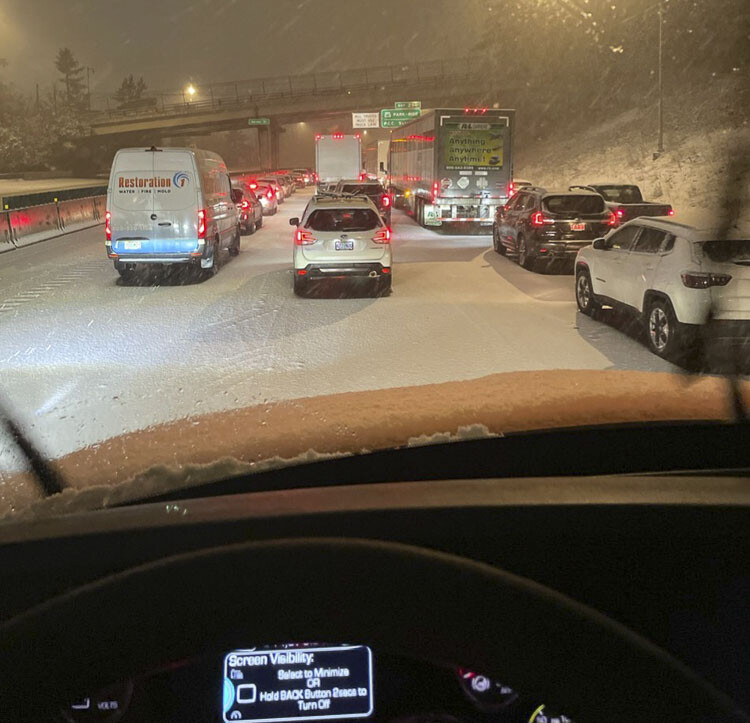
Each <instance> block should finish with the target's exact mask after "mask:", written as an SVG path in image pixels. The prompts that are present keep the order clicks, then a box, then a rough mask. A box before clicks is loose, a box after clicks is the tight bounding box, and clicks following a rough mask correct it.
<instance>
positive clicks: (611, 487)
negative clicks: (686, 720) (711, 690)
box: [0, 475, 750, 723]
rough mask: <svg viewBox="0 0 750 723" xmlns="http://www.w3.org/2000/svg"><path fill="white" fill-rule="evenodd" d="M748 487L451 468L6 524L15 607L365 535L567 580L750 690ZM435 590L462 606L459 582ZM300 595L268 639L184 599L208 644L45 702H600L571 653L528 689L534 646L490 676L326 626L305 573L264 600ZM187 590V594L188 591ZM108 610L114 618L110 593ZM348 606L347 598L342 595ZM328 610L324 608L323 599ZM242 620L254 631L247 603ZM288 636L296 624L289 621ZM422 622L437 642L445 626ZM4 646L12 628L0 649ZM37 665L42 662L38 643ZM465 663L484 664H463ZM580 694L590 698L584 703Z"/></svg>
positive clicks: (356, 716)
mask: <svg viewBox="0 0 750 723" xmlns="http://www.w3.org/2000/svg"><path fill="white" fill-rule="evenodd" d="M748 494H749V492H748V487H747V481H746V478H744V477H721V476H712V477H701V476H697V475H692V476H690V475H685V476H661V477H657V476H647V475H643V476H632V475H631V476H627V475H626V476H609V477H587V478H586V477H580V478H525V479H520V478H519V479H512V480H511V479H483V480H443V481H424V482H399V483H370V484H363V485H340V486H330V487H310V488H298V489H283V490H257V491H252V492H247V493H242V494H235V495H229V496H220V497H206V498H202V499H193V500H186V501H179V502H153V503H148V504H139V505H136V506H133V507H121V508H113V509H105V510H98V511H93V512H83V513H76V514H71V515H61V516H55V517H49V518H40V519H38V520H36V521H34V522H32V523H25V524H22V523H18V524H13V525H5V526H0V569H2V570H3V582H4V591H3V595H0V625H2V624H3V621H13V620H15V619H18V618H23V617H24V616H26V615H27V614H28V612H29V611H34V610H40V609H44V608H45V607H46V606H47V605H48V603H49V602H50V601H52V600H55V599H60V597H61V596H64V595H66V594H67V591H74V590H76V589H82V588H83V587H85V586H87V585H88V586H91V585H97V584H99V583H100V582H101V581H106V580H108V579H111V576H115V575H117V574H119V573H120V572H121V571H127V570H130V569H135V568H137V567H138V566H144V565H150V564H151V565H153V564H156V562H158V561H161V560H164V559H169V558H170V557H171V556H175V555H189V554H193V553H196V554H197V553H200V552H202V551H205V550H210V549H214V550H215V549H219V548H223V547H224V546H233V545H235V546H236V545H245V544H248V541H251V542H252V544H256V543H263V544H264V543H265V541H274V540H293V539H295V538H304V539H305V540H309V539H313V538H326V539H332V540H339V539H346V538H349V539H351V538H357V539H360V540H372V541H382V542H384V543H389V544H390V543H399V544H406V545H417V546H420V547H421V548H424V549H429V550H433V551H436V552H438V553H448V554H452V555H460V556H462V558H464V559H467V558H468V559H470V560H472V561H477V562H479V563H483V564H486V565H488V566H491V567H493V568H500V569H503V570H507V571H509V572H510V573H513V574H515V575H520V576H523V577H524V578H525V579H528V580H531V581H534V583H535V584H541V585H544V586H547V588H549V589H551V590H556V591H559V592H561V593H562V594H564V595H568V596H570V598H572V599H574V600H577V601H581V602H582V603H584V604H586V605H589V606H590V607H591V608H593V609H595V610H598V611H601V612H602V613H604V614H605V615H608V616H610V617H611V618H612V619H614V620H616V621H618V622H620V623H622V624H624V625H626V626H628V627H629V628H631V629H632V630H635V631H636V632H638V633H639V634H641V635H643V636H644V637H645V638H647V639H648V640H650V641H653V642H654V643H655V644H656V645H660V646H662V647H663V648H664V649H666V650H668V651H669V652H670V653H672V654H673V655H675V656H676V657H677V658H678V659H680V660H682V661H684V662H685V663H686V664H687V665H689V666H690V667H691V668H693V669H694V670H696V671H698V673H699V674H700V675H701V676H703V677H704V678H706V679H707V680H709V681H711V682H712V683H713V684H715V685H716V686H718V687H719V688H720V689H721V690H723V691H726V692H727V693H728V694H729V695H730V696H732V697H733V698H734V699H735V700H736V701H737V702H738V703H739V704H740V705H741V706H748V704H750V698H748V689H747V686H746V682H747V680H748V676H749V675H750V660H749V659H748V656H747V650H748V649H750V647H749V646H750V627H749V626H748V618H747V615H746V610H747V605H746V602H747V600H748V593H749V592H750V577H749V576H748V573H747V564H746V563H747V559H748V551H749V550H750V535H749V533H748V530H749V529H750V528H748V526H747V508H748V504H750V498H749V497H748ZM173 579H176V578H173ZM385 579H387V577H386V578H385ZM154 580H155V582H154V583H153V586H152V587H150V588H143V590H142V591H139V592H138V594H139V595H141V598H140V599H145V600H146V602H144V606H145V607H144V610H147V611H148V610H151V612H152V613H153V610H154V608H156V607H159V605H161V606H162V608H164V606H165V602H164V600H166V599H167V598H168V596H165V595H164V592H165V590H166V589H169V588H168V587H165V584H164V583H163V581H162V579H161V578H158V577H155V578H154ZM251 583H252V581H250V582H249V583H248V584H249V585H250V587H249V590H250V592H251V594H252V590H253V587H252V584H251ZM195 584H196V585H198V586H203V588H204V589H205V596H204V598H202V599H204V600H205V609H200V610H199V612H198V613H197V615H198V618H199V617H200V615H201V614H203V612H204V610H205V612H206V614H207V615H209V618H210V616H213V617H216V613H217V612H219V611H220V610H221V606H222V605H224V602H223V601H224V599H225V597H226V595H224V593H226V592H227V590H224V591H222V590H221V589H220V588H221V585H222V584H224V579H223V578H221V579H220V580H219V582H218V584H216V581H215V582H214V585H213V587H211V586H209V587H208V588H207V587H206V583H205V579H196V580H195ZM320 584H321V586H323V585H324V583H323V582H321V583H320ZM227 585H231V581H228V582H227ZM386 585H387V583H386ZM209 588H210V589H209ZM256 589H257V586H256ZM269 589H271V588H269ZM133 594H134V595H135V593H133ZM272 594H274V595H275V591H273V590H272ZM437 594H438V595H440V594H442V596H443V598H444V599H445V600H447V601H449V602H448V603H445V604H448V605H452V602H450V601H452V600H453V597H452V595H453V592H452V591H451V590H449V589H447V588H446V589H445V590H444V592H442V593H440V592H439V593H437ZM383 595H384V596H386V597H387V596H392V597H393V599H392V600H391V599H388V600H387V602H386V604H387V605H389V610H390V606H392V607H393V610H394V611H397V610H398V609H399V607H400V606H402V605H406V606H408V605H412V606H414V604H415V603H414V602H413V601H412V600H410V599H406V600H403V599H399V598H398V597H397V596H396V593H395V592H394V591H392V590H387V591H386V592H384V593H383ZM295 598H296V599H297V604H296V605H295V606H294V607H295V609H299V610H300V611H301V612H298V613H297V617H296V618H295V619H294V620H291V621H290V623H291V624H292V625H293V626H296V627H293V628H292V629H289V628H286V627H283V628H280V629H277V630H276V631H271V630H270V629H269V637H270V638H271V639H267V640H264V639H262V636H263V630H264V629H268V628H267V626H266V625H265V623H264V621H265V620H266V618H259V619H258V620H256V621H252V620H249V621H247V623H248V624H249V626H250V627H252V628H253V629H254V632H248V633H247V634H245V633H244V632H239V633H237V632H236V631H235V632H234V633H233V634H232V635H231V636H230V637H227V638H226V639H222V640H220V641H219V640H215V639H212V638H210V637H208V638H207V637H205V634H204V637H203V638H201V637H200V636H199V635H197V633H198V632H199V631H200V626H201V620H200V619H194V618H190V617H189V616H187V614H186V613H184V612H180V611H179V610H175V609H174V608H171V616H172V618H174V619H179V620H180V625H181V627H179V629H178V626H176V625H175V624H173V623H170V624H171V625H172V627H173V628H175V629H176V633H175V635H184V638H185V639H187V640H188V641H190V640H195V639H200V640H201V642H200V644H199V645H198V647H193V648H191V650H193V653H191V655H190V656H181V657H180V655H181V654H179V655H178V654H175V655H172V654H170V653H165V654H164V656H163V657H162V658H160V660H159V661H158V665H151V664H149V665H146V664H145V663H144V665H143V666H139V665H138V666H134V667H133V669H134V670H135V669H137V672H136V673H132V672H130V671H129V672H128V673H127V676H129V677H127V679H124V680H122V679H120V678H121V677H122V676H121V675H113V676H112V678H114V681H113V682H114V684H113V685H110V687H108V688H104V689H99V685H100V684H103V685H108V684H110V679H109V676H108V677H107V678H106V679H104V678H100V679H97V685H96V686H95V689H92V688H91V687H89V686H88V685H83V683H86V682H87V681H81V683H82V685H81V686H80V688H79V687H78V685H77V684H75V685H69V686H66V688H65V697H62V696H60V697H56V699H55V700H54V701H53V702H54V708H49V710H50V715H51V717H49V716H47V717H37V716H35V717H33V718H30V720H33V721H34V723H42V722H43V721H47V720H53V721H58V722H59V721H65V722H66V723H70V722H73V723H83V722H86V721H98V722H100V723H132V722H134V721H138V722H142V723H150V722H151V721H188V720H190V721H211V722H213V721H217V722H219V721H230V720H231V721H253V723H261V721H264V722H266V723H272V722H275V721H305V720H363V721H399V722H405V721H454V722H474V723H480V722H488V721H497V722H498V723H517V722H520V721H523V722H524V723H527V722H530V723H552V722H553V721H554V722H555V723H563V722H566V721H567V722H569V721H571V720H577V721H581V720H585V715H584V714H585V711H586V706H585V701H586V700H587V697H586V689H587V683H588V682H590V681H587V680H586V679H585V678H581V677H580V676H579V675H577V674H576V671H575V669H574V667H575V666H572V667H570V670H569V671H563V670H560V669H559V668H558V669H556V670H558V671H559V672H565V673H569V674H568V677H567V680H569V681H570V683H569V684H566V686H565V690H568V691H569V692H570V694H569V695H568V696H566V697H565V698H564V699H562V698H561V699H560V700H550V699H548V698H547V694H546V693H545V694H540V690H535V689H531V688H532V687H533V686H529V689H526V688H525V687H524V686H523V685H521V684H520V682H521V681H520V680H519V672H518V671H519V670H520V667H519V666H521V665H522V662H523V661H521V660H518V659H514V658H513V656H512V655H508V656H507V660H506V661H505V662H503V663H502V664H500V665H499V667H498V668H497V669H496V670H495V671H493V672H492V673H491V675H492V677H490V676H489V675H487V674H485V671H483V670H481V669H477V667H478V666H477V663H476V661H464V660H463V659H462V657H461V656H460V655H458V654H456V655H453V656H451V654H450V652H449V651H445V652H444V653H442V654H443V655H444V656H445V657H442V658H434V657H431V656H430V655H428V654H427V653H426V652H425V654H424V657H423V658H422V657H420V655H421V653H420V650H419V648H420V644H419V639H420V638H419V636H418V635H417V634H416V633H415V635H417V637H416V638H415V640H416V642H415V643H413V644H412V647H410V648H409V657H408V658H406V657H401V656H400V655H396V654H395V653H402V652H403V651H401V650H398V649H396V650H395V651H394V650H393V649H388V650H385V649H380V648H379V647H378V643H377V641H375V640H372V639H369V637H368V633H366V632H364V631H363V629H360V628H357V627H354V628H353V629H351V630H350V633H349V634H348V635H347V636H346V638H345V640H343V641H341V640H333V641H331V640H330V638H328V637H323V636H324V635H325V633H324V630H323V629H322V628H321V627H320V625H317V624H316V623H315V622H314V621H311V622H309V623H308V621H307V620H300V615H301V616H302V617H305V615H306V613H305V610H307V607H306V606H307V604H308V602H309V601H307V599H306V597H305V591H304V590H300V589H281V590H279V591H278V598H277V599H276V600H275V602H274V603H273V605H271V603H270V602H268V603H267V604H265V609H266V610H267V611H271V612H267V613H266V614H274V613H273V611H274V610H279V609H283V608H284V607H290V606H287V605H286V604H285V603H286V602H288V601H290V600H293V599H295ZM136 599H138V598H136ZM148 599H151V600H153V603H148ZM432 601H435V598H429V599H428V600H426V601H423V602H422V603H421V605H422V608H421V609H422V610H424V605H430V604H431V602H432ZM254 602H255V601H252V600H248V601H247V604H246V605H245V609H247V610H250V609H253V604H254ZM173 604H176V605H179V604H180V601H179V599H176V601H175V602H174V603H173ZM112 605H113V606H114V607H115V608H117V606H118V605H119V611H120V612H121V613H122V611H123V610H128V608H127V607H125V604H124V603H122V602H119V603H118V602H117V598H116V599H115V600H114V601H113V602H112ZM238 605H239V606H240V607H239V608H238V609H239V610H242V609H243V608H242V606H241V603H238ZM487 605H489V603H487ZM274 606H275V607H274ZM451 609H453V608H451ZM488 609H490V610H492V609H495V608H487V607H485V613H484V615H482V616H479V618H480V619H479V620H477V618H476V617H474V615H475V611H474V610H472V609H471V605H466V609H465V610H458V611H456V612H455V619H456V620H458V619H459V618H460V617H464V618H466V619H468V620H470V621H471V625H472V626H475V625H476V626H481V627H482V628H483V629H486V628H487V625H488V621H487V618H486V617H485V615H487V614H490V615H491V613H487V610H488ZM348 612H349V611H348V610H347V609H345V608H344V607H342V609H341V611H340V613H341V616H342V617H346V614H347V613H348ZM146 614H148V613H146ZM162 614H163V615H169V614H170V613H169V612H168V611H167V610H164V611H163V612H162ZM388 614H393V613H390V612H389V613H388ZM451 614H453V613H451ZM101 616H102V618H103V619H104V618H105V617H106V615H105V612H102V614H101ZM125 617H126V618H127V615H125ZM330 617H331V619H335V618H337V617H338V616H337V611H336V610H335V609H333V610H332V612H331V615H330ZM423 617H428V616H423ZM155 619H156V620H157V622H155V623H152V627H151V628H149V630H151V631H152V632H151V633H150V634H151V636H152V639H153V637H154V632H153V631H157V634H156V637H157V638H158V630H159V628H158V625H159V624H160V623H159V622H158V620H159V618H155ZM364 619H366V618H364V617H360V618H359V620H364ZM319 620H320V621H321V622H322V623H323V624H324V625H325V619H324V618H319ZM271 623H272V627H273V625H274V624H275V623H274V622H273V621H271ZM84 624H85V621H84ZM131 624H132V625H134V626H138V627H143V623H142V621H141V619H140V618H139V619H137V620H133V619H132V618H131ZM493 624H495V625H496V626H498V625H503V626H507V628H508V629H510V630H514V629H515V630H516V631H519V636H521V637H523V638H524V639H525V640H527V641H528V642H529V643H531V642H533V638H534V636H535V632H534V629H533V627H529V628H524V627H523V626H519V625H518V621H514V620H512V619H508V620H503V621H493ZM53 625H54V623H53ZM191 625H192V626H195V627H193V628H192V630H191ZM284 625H286V623H284ZM324 625H323V627H324ZM153 626H157V627H153ZM238 626H239V627H238V628H237V630H240V631H242V629H243V628H244V627H245V621H239V622H238ZM418 626H419V623H417V627H418ZM138 627H135V628H134V629H133V631H132V632H131V633H128V632H127V628H124V627H123V628H115V627H113V628H112V632H111V636H107V637H108V638H109V639H107V640H105V641H103V645H104V648H106V649H107V651H109V650H112V651H113V652H112V655H117V650H118V645H120V643H121V641H123V640H125V639H126V638H127V637H130V638H131V642H132V640H135V641H141V640H143V639H144V636H145V633H144V632H143V630H139V629H138ZM277 627H278V626H277ZM334 627H335V626H334ZM393 627H397V626H393ZM143 629H145V628H143ZM496 629H497V628H496ZM285 630H289V632H288V633H285V632H284V631H285ZM183 631H184V633H183ZM34 634H35V635H36V632H35V633H34ZM421 634H422V633H419V635H421ZM284 635H287V636H288V637H287V639H286V640H284V638H283V637H281V639H280V636H284ZM370 635H372V632H371V633H370ZM424 635H425V636H427V637H426V638H425V639H424V643H425V650H426V648H427V645H426V644H427V643H429V637H430V636H429V633H428V631H427V630H425V632H424ZM271 636H272V637H271ZM321 638H322V640H323V642H320V640H321ZM118 641H120V642H118ZM305 641H313V642H305ZM159 642H160V641H159V640H158V639H157V640H156V641H155V643H154V645H152V647H157V644H158V643H159ZM343 643H345V644H343ZM190 645H195V644H194V643H190ZM134 646H135V647H137V644H131V645H130V647H131V648H133V647H134ZM5 652H6V653H7V652H8V651H7V650H6V651H5ZM4 654H5V653H3V651H2V646H0V658H2V656H3V655H4ZM52 654H53V657H52V660H54V651H52ZM108 654H109V653H108ZM501 654H502V653H498V655H501ZM518 654H519V655H522V654H523V649H520V650H519V651H518ZM307 655H313V658H308V657H306V656H307ZM233 656H234V657H233ZM272 656H273V657H272ZM316 656H317V657H316ZM321 656H322V657H321ZM107 659H108V658H104V660H107ZM557 659H558V660H559V658H557ZM441 661H443V662H441ZM446 661H447V662H446ZM472 662H473V663H474V664H473V665H472ZM29 664H30V665H32V666H33V665H35V663H34V661H33V660H30V663H29ZM461 664H464V665H467V666H471V667H468V668H459V667H457V666H458V665H461ZM545 669H546V666H545ZM123 670H124V668H123ZM550 670H553V669H550ZM321 671H324V672H321ZM342 671H345V672H342ZM520 677H522V676H520ZM558 677H559V675H558ZM118 679H120V680H119V682H116V681H117V680H118ZM334 689H338V692H336V693H334ZM295 691H296V692H295ZM72 695H75V696H76V697H75V698H71V697H69V696H72ZM269 696H270V699H269ZM276 698H278V699H276ZM570 700H573V701H576V700H577V701H578V702H579V703H581V702H582V703H583V705H580V704H579V705H578V706H577V707H576V709H575V711H573V710H568V708H570V705H569V701H570ZM66 701H68V702H67V703H66ZM251 701H252V702H251ZM561 703H563V704H561ZM45 713H46V710H45ZM0 718H2V716H0ZM615 719H616V720H624V718H623V716H622V715H619V716H612V720H615ZM643 719H644V720H645V719H648V716H646V718H643ZM9 720H16V718H9ZM24 720H29V718H25V719H24Z"/></svg>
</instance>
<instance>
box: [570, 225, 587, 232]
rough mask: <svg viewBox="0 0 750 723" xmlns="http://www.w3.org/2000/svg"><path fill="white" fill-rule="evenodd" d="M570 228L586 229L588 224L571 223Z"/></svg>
mask: <svg viewBox="0 0 750 723" xmlns="http://www.w3.org/2000/svg"><path fill="white" fill-rule="evenodd" d="M570 230H571V231H585V230H586V224H585V223H571V224H570Z"/></svg>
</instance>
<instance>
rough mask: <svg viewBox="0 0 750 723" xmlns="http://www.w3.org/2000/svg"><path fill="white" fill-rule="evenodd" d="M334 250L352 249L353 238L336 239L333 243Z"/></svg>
mask: <svg viewBox="0 0 750 723" xmlns="http://www.w3.org/2000/svg"><path fill="white" fill-rule="evenodd" d="M334 248H335V249H336V251H354V240H353V239H352V240H351V241H336V243H335V244H334Z"/></svg>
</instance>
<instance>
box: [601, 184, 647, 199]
mask: <svg viewBox="0 0 750 723" xmlns="http://www.w3.org/2000/svg"><path fill="white" fill-rule="evenodd" d="M596 190H597V191H598V192H599V193H601V194H602V196H604V198H606V199H607V200H608V201H614V202H616V203H641V201H643V197H642V196H641V191H640V189H639V188H638V186H597V187H596Z"/></svg>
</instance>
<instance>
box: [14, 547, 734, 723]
mask: <svg viewBox="0 0 750 723" xmlns="http://www.w3.org/2000/svg"><path fill="white" fill-rule="evenodd" d="M308 639H317V640H331V641H356V642H361V643H366V644H368V645H371V646H372V647H373V648H374V649H375V650H376V651H377V650H381V651H384V652H390V653H395V654H399V655H403V656H408V657H411V658H417V659H422V660H428V661H431V662H433V663H438V664H445V665H450V666H458V665H463V666H469V667H471V668H472V669H473V670H481V671H483V672H484V673H486V674H487V675H494V676H497V677H499V678H501V679H502V680H503V681H504V682H506V681H507V683H508V684H509V685H511V686H513V687H514V688H515V689H516V690H525V691H529V692H533V693H535V694H539V695H540V696H541V697H542V699H546V700H553V701H555V703H556V704H557V705H560V706H562V707H564V709H565V710H566V712H567V713H568V714H569V715H572V716H573V718H574V719H577V720H606V721H610V722H611V723H615V722H619V721H622V722H623V723H633V721H642V720H651V721H661V722H662V723H664V722H665V721H675V722H679V723H686V722H687V721H702V722H703V721H746V720H748V718H747V717H746V715H745V714H744V713H743V712H742V711H741V710H740V709H739V708H738V707H737V706H736V704H734V703H733V702H732V701H731V700H730V699H729V698H728V697H726V696H725V695H724V694H722V693H721V692H719V691H718V690H716V689H715V688H714V687H713V686H711V685H710V684H709V683H707V682H706V681H704V680H703V679H702V678H700V677H699V676H698V675H697V674H696V673H694V672H693V671H691V670H690V669H689V668H687V667H686V666H685V665H683V664H682V663H680V662H679V661H677V660H676V659H675V658H673V657H672V656H670V655H669V654H668V653H667V652H665V651H664V650H662V649H660V648H658V647H657V646H655V645H653V644H652V643H650V642H648V641H647V640H645V639H644V638H642V637H640V636H639V635H637V634H636V633H634V632H633V631H631V630H629V629H627V628H626V627H624V626H622V625H620V624H619V623H617V622H615V621H613V620H611V619H610V618H608V617H606V616H604V615H602V614H601V613H598V612H596V611H595V610H592V609H591V608H588V607H586V606H584V605H581V604H579V603H577V602H575V601H573V600H571V599H570V598H567V597H565V596H563V595H561V594H559V593H557V592H555V591H553V590H551V589H549V588H546V587H544V586H542V585H539V584H537V583H535V582H532V581H530V580H527V579H525V578H522V577H518V576H516V575H513V574H510V573H508V572H505V571H503V570H499V569H497V568H495V567H491V566H489V565H486V564H483V563H479V562H476V561H473V560H469V559H466V558H462V557H457V556H454V555H448V554H445V553H442V552H436V551H434V550H429V549H424V548H418V547H412V546H408V545H402V544H395V543H386V542H381V541H372V540H356V539H338V538H337V539H318V538H313V539H289V540H277V541H270V542H248V543H242V544H235V545H229V546H224V547H216V548H211V549H206V550H200V551H197V552H188V553H185V554H180V555H176V556H173V557H168V558H164V559H160V560H158V561H155V562H151V563H148V564H145V565H142V566H139V567H135V568H132V569H129V570H125V571H123V572H118V573H116V574H113V575H111V576H109V577H106V578H102V579H100V580H97V581H96V582H93V583H89V584H86V585H84V586H82V587H79V588H77V589H73V590H70V591H68V592H66V593H64V594H61V595H59V596H57V597H55V598H53V599H51V600H48V601H46V602H44V603H43V604H41V605H38V606H37V607H34V608H32V609H30V610H28V611H26V612H24V613H22V614H20V615H18V616H17V617H14V618H12V619H10V620H8V621H6V622H5V623H3V624H2V625H1V626H0V670H2V675H1V676H0V711H2V717H3V720H18V719H20V720H31V719H33V716H34V715H39V714H42V713H43V712H44V711H46V710H49V709H52V708H55V707H58V706H62V705H64V704H65V703H66V702H67V701H68V700H70V699H72V698H74V697H75V696H76V695H79V694H80V692H81V691H82V690H88V689H92V690H95V689H97V688H99V687H102V686H104V685H107V684H109V683H112V682H115V681H117V680H121V679H125V678H129V677H132V676H133V675H137V674H139V673H144V672H147V671H148V670H149V669H151V668H153V667H155V666H157V665H160V664H163V663H166V662H169V661H172V660H175V659H180V658H184V657H188V656H193V655H202V654H207V653H210V652H216V653H225V652H226V651H227V650H230V649H236V648H239V647H242V646H249V645H256V644H260V643H266V642H267V643H276V642H279V641H284V640H308Z"/></svg>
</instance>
